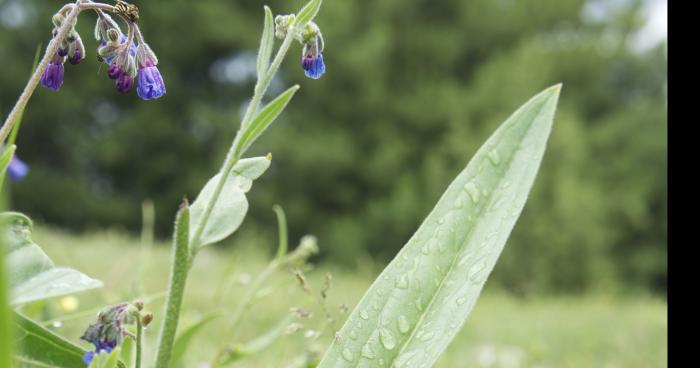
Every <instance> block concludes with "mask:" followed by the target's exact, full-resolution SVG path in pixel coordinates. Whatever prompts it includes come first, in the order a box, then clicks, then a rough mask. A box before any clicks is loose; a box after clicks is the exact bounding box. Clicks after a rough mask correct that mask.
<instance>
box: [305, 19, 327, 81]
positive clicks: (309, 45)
mask: <svg viewBox="0 0 700 368" xmlns="http://www.w3.org/2000/svg"><path fill="white" fill-rule="evenodd" d="M301 41H302V43H303V44H304V49H303V51H302V57H301V67H302V68H303V69H304V74H305V75H306V76H307V77H309V78H313V79H318V78H321V76H322V75H323V73H325V72H326V64H324V62H323V54H322V52H323V46H324V45H323V36H322V35H321V30H320V29H319V28H318V26H317V25H316V23H314V22H309V23H307V24H306V26H305V27H304V29H303V30H302V32H301Z"/></svg>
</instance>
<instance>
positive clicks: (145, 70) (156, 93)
mask: <svg viewBox="0 0 700 368" xmlns="http://www.w3.org/2000/svg"><path fill="white" fill-rule="evenodd" d="M136 92H137V94H138V95H139V97H141V98H142V99H144V100H153V99H156V98H159V97H161V96H163V95H164V94H165V82H163V77H162V76H161V75H160V71H158V68H157V67H156V66H155V65H153V63H152V62H150V61H147V62H146V63H145V64H144V65H143V66H141V68H140V69H139V85H138V88H137V89H136Z"/></svg>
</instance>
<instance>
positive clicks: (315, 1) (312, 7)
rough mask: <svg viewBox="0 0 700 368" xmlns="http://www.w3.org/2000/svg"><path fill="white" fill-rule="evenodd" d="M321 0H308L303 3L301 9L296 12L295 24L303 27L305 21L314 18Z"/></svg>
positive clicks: (319, 7)
mask: <svg viewBox="0 0 700 368" xmlns="http://www.w3.org/2000/svg"><path fill="white" fill-rule="evenodd" d="M322 2H323V1H322V0H310V1H309V2H308V3H306V5H304V7H303V8H301V10H299V12H298V13H297V19H296V24H297V25H298V26H299V27H303V26H305V25H306V23H308V22H310V21H312V20H314V18H316V14H318V10H319V9H321V3H322Z"/></svg>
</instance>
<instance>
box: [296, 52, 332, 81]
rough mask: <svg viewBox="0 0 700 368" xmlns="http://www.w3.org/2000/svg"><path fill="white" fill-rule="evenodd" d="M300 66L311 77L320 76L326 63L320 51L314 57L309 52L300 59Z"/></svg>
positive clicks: (324, 69)
mask: <svg viewBox="0 0 700 368" xmlns="http://www.w3.org/2000/svg"><path fill="white" fill-rule="evenodd" d="M301 67H302V68H304V74H305V75H306V76H307V77H309V78H312V79H318V78H321V76H322V75H323V73H325V72H326V65H325V64H324V63H323V55H322V54H321V53H319V54H317V55H316V56H315V57H314V54H313V53H312V52H309V53H307V54H306V56H304V57H303V58H302V59H301Z"/></svg>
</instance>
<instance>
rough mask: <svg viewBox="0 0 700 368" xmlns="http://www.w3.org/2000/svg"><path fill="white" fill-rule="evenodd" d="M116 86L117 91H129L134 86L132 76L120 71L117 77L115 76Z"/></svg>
mask: <svg viewBox="0 0 700 368" xmlns="http://www.w3.org/2000/svg"><path fill="white" fill-rule="evenodd" d="M116 87H117V91H119V92H121V93H127V92H129V91H131V89H132V88H133V87H134V77H133V76H132V75H130V74H129V73H122V74H121V75H120V76H119V78H117V83H116Z"/></svg>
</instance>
